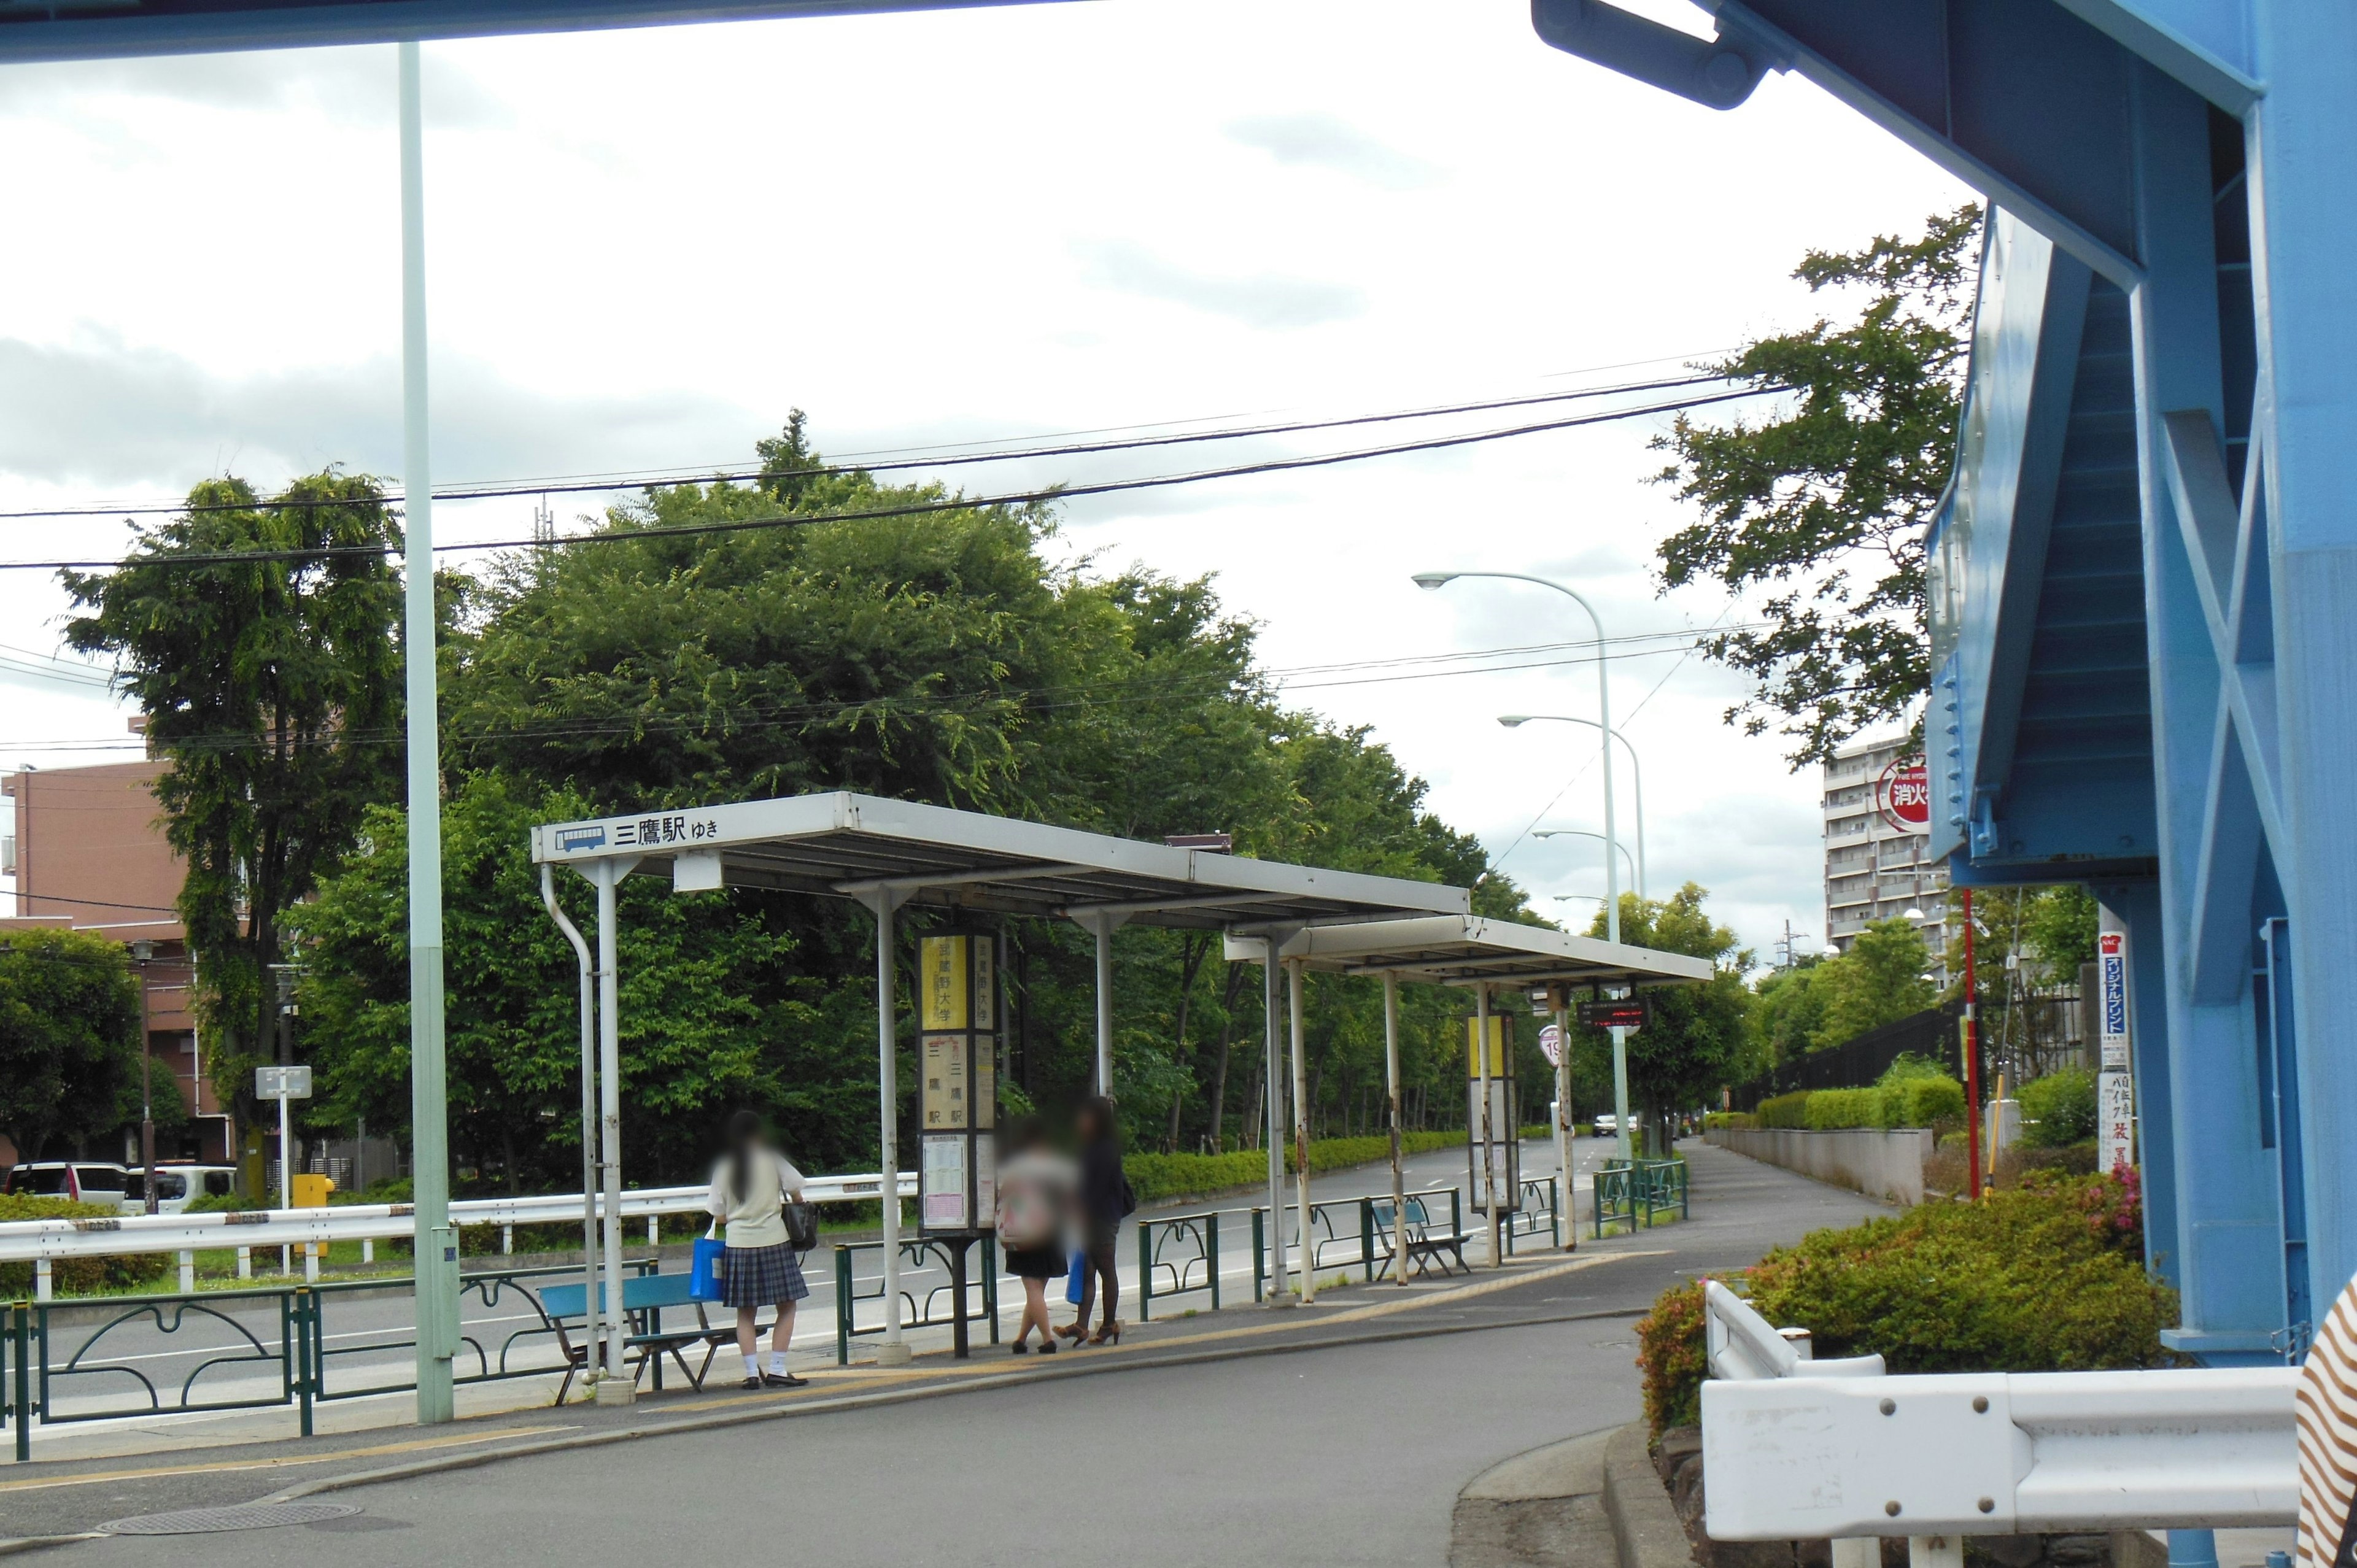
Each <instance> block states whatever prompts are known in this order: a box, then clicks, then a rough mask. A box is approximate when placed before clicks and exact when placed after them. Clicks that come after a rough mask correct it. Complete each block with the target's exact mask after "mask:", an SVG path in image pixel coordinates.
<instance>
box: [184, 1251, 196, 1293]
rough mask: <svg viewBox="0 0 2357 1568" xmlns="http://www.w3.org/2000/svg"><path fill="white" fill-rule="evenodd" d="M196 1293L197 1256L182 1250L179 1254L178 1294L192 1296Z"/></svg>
mask: <svg viewBox="0 0 2357 1568" xmlns="http://www.w3.org/2000/svg"><path fill="white" fill-rule="evenodd" d="M196 1292H197V1255H196V1254H195V1253H194V1252H191V1251H187V1250H186V1249H182V1251H181V1252H180V1294H182V1295H194V1294H196Z"/></svg>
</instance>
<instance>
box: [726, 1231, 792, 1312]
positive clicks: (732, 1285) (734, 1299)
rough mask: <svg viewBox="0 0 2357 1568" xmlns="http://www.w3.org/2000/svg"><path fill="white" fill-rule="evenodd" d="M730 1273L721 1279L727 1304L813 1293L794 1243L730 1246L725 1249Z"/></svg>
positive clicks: (767, 1303) (756, 1302)
mask: <svg viewBox="0 0 2357 1568" xmlns="http://www.w3.org/2000/svg"><path fill="white" fill-rule="evenodd" d="M720 1255H721V1257H722V1258H723V1259H724V1260H725V1261H726V1266H727V1274H728V1277H727V1278H726V1279H725V1280H723V1281H722V1282H721V1285H720V1304H721V1305H723V1306H775V1305H778V1304H779V1303H780V1302H783V1301H800V1300H802V1297H804V1296H806V1295H808V1294H810V1285H809V1284H808V1283H806V1282H805V1281H804V1280H803V1279H802V1260H801V1259H800V1258H798V1257H796V1256H794V1250H793V1249H792V1248H791V1247H789V1246H787V1245H785V1244H784V1243H783V1242H780V1244H778V1245H777V1246H775V1247H728V1248H725V1249H723V1250H722V1251H721V1254H720Z"/></svg>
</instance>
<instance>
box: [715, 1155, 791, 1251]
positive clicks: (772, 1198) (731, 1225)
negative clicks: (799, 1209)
mask: <svg viewBox="0 0 2357 1568" xmlns="http://www.w3.org/2000/svg"><path fill="white" fill-rule="evenodd" d="M734 1163H735V1162H734V1161H732V1160H730V1159H729V1158H728V1157H727V1156H726V1155H722V1156H721V1160H720V1163H719V1164H718V1165H715V1166H713V1167H712V1192H711V1194H710V1196H708V1197H706V1198H705V1203H704V1209H705V1213H707V1214H709V1215H711V1216H712V1218H713V1219H716V1220H718V1221H720V1222H721V1223H722V1224H724V1225H726V1226H727V1227H728V1244H729V1245H730V1246H731V1247H782V1246H784V1245H785V1244H786V1221H785V1217H784V1216H783V1215H781V1214H780V1213H779V1212H778V1210H779V1207H780V1205H781V1204H782V1203H783V1202H784V1201H785V1200H786V1199H787V1198H789V1197H801V1196H802V1172H800V1171H798V1170H796V1169H794V1167H793V1166H792V1165H790V1164H788V1163H787V1161H786V1157H785V1156H784V1155H777V1154H772V1153H770V1151H769V1150H767V1149H759V1150H756V1151H755V1152H754V1155H753V1179H752V1180H751V1181H750V1182H748V1183H747V1184H746V1187H745V1197H744V1199H743V1201H741V1202H740V1201H738V1199H737V1191H736V1187H735V1184H734V1183H733V1182H732V1181H731V1180H730V1171H729V1167H730V1166H731V1165H733V1164H734Z"/></svg>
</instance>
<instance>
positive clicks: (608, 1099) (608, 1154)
mask: <svg viewBox="0 0 2357 1568" xmlns="http://www.w3.org/2000/svg"><path fill="white" fill-rule="evenodd" d="M633 864H635V863H634V862H630V861H618V860H600V861H597V862H595V863H594V865H595V871H594V875H593V876H592V880H593V881H595V882H596V883H597V1056H598V1062H597V1080H598V1081H597V1165H598V1172H597V1174H598V1186H599V1187H600V1189H601V1190H602V1191H603V1194H604V1197H605V1209H606V1217H605V1218H606V1223H605V1234H604V1237H603V1242H604V1246H603V1251H604V1252H605V1254H606V1262H605V1269H604V1271H603V1272H604V1273H605V1276H606V1289H607V1291H608V1293H610V1294H611V1295H612V1296H613V1298H614V1299H613V1300H612V1301H611V1302H609V1303H608V1311H607V1313H606V1315H605V1327H606V1376H605V1377H604V1378H603V1379H602V1380H599V1382H598V1384H597V1391H598V1394H599V1395H600V1397H601V1398H602V1399H608V1400H625V1401H627V1400H629V1399H630V1397H631V1395H632V1394H633V1393H634V1392H635V1391H636V1390H635V1388H634V1387H633V1385H632V1383H631V1381H630V1379H628V1378H626V1377H624V1376H622V1375H621V1373H622V1355H623V1345H622V1337H623V1333H624V1326H623V1319H622V1303H621V1294H622V1028H621V1023H622V1020H621V1012H620V990H621V985H620V963H619V959H618V957H617V950H618V945H619V944H618V942H617V939H616V933H615V930H614V923H615V917H614V889H615V886H616V885H617V884H619V882H620V881H621V880H622V878H623V877H624V876H626V875H629V874H630V866H631V865H633ZM609 1388H610V1389H611V1390H612V1392H608V1389H609Z"/></svg>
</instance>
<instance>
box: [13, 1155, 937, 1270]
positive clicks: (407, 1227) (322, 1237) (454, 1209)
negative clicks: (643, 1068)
mask: <svg viewBox="0 0 2357 1568" xmlns="http://www.w3.org/2000/svg"><path fill="white" fill-rule="evenodd" d="M883 1186H884V1181H883V1177H881V1176H874V1175H867V1176H856V1175H855V1176H812V1177H809V1178H808V1179H807V1181H806V1182H805V1184H804V1187H803V1197H805V1198H806V1199H807V1200H808V1201H810V1202H812V1203H873V1202H876V1201H877V1196H878V1194H880V1193H881V1192H882V1191H883ZM899 1188H900V1196H901V1197H915V1196H916V1194H917V1175H916V1173H915V1172H913V1171H903V1172H901V1173H900V1179H899ZM710 1192H711V1189H710V1188H709V1187H640V1188H636V1189H633V1190H631V1191H628V1192H625V1193H623V1194H622V1207H621V1217H622V1218H623V1219H646V1220H647V1221H648V1222H649V1229H650V1234H649V1237H648V1240H649V1241H650V1242H651V1241H652V1240H654V1238H653V1235H652V1234H651V1231H652V1227H653V1224H654V1222H656V1221H657V1220H659V1219H662V1216H664V1215H666V1214H702V1213H704V1212H705V1200H706V1198H707V1197H709V1195H710ZM581 1210H582V1198H581V1195H580V1194H579V1193H577V1192H576V1193H555V1194H547V1195H543V1196H539V1197H483V1198H468V1199H466V1200H465V1201H463V1202H458V1203H454V1204H452V1205H451V1206H450V1223H451V1224H452V1225H453V1226H454V1227H457V1228H459V1229H461V1230H470V1229H476V1228H479V1227H484V1226H494V1225H496V1226H500V1227H502V1228H506V1229H512V1228H513V1227H515V1226H518V1225H563V1224H568V1223H573V1224H577V1223H578V1222H579V1221H580V1219H581ZM597 1216H598V1219H599V1220H600V1221H601V1222H602V1221H603V1219H604V1218H605V1202H604V1197H603V1195H599V1196H598V1203H597ZM416 1232H417V1224H416V1216H415V1210H414V1208H412V1207H411V1206H410V1205H408V1204H406V1203H351V1204H343V1205H339V1206H337V1207H334V1208H270V1209H253V1210H250V1211H248V1212H246V1213H242V1214H126V1215H124V1216H122V1217H121V1218H119V1219H117V1218H113V1217H109V1218H106V1219H14V1220H8V1221H5V1222H0V1263H21V1262H31V1263H32V1264H33V1279H34V1291H33V1294H34V1299H36V1300H38V1301H47V1300H48V1299H50V1294H51V1286H50V1265H51V1264H52V1263H53V1262H56V1261H57V1260H59V1259H61V1258H103V1257H120V1256H123V1255H124V1254H126V1253H138V1252H178V1253H180V1254H182V1256H181V1259H180V1279H181V1285H182V1291H183V1294H187V1293H188V1291H189V1290H190V1288H191V1287H192V1285H193V1283H194V1282H193V1280H192V1279H191V1278H190V1273H191V1267H192V1262H193V1260H192V1258H191V1257H190V1256H188V1254H192V1253H195V1252H199V1251H219V1250H225V1249H231V1248H235V1249H240V1250H245V1249H251V1248H254V1247H301V1246H307V1245H311V1244H314V1243H317V1244H321V1245H324V1244H326V1243H329V1242H334V1241H382V1240H414V1238H415V1236H416Z"/></svg>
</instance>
